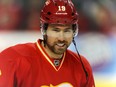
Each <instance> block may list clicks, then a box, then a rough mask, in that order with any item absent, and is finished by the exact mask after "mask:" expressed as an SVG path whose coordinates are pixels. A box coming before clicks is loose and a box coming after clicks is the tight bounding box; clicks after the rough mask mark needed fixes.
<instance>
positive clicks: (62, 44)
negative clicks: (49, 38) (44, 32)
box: [56, 43, 65, 47]
mask: <svg viewBox="0 0 116 87" xmlns="http://www.w3.org/2000/svg"><path fill="white" fill-rule="evenodd" d="M56 45H57V46H58V47H64V46H65V44H64V43H57V44H56Z"/></svg>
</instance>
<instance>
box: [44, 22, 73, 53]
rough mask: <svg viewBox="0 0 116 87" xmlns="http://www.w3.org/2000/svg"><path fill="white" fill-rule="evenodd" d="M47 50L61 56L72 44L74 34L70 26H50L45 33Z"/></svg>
mask: <svg viewBox="0 0 116 87" xmlns="http://www.w3.org/2000/svg"><path fill="white" fill-rule="evenodd" d="M46 35H47V41H46V46H47V48H48V49H49V50H50V51H51V52H53V53H55V54H58V55H59V54H63V53H64V52H65V51H66V49H67V48H68V46H69V45H70V43H71V42H72V39H73V35H74V32H73V30H72V25H58V24H50V25H48V29H47V31H46Z"/></svg>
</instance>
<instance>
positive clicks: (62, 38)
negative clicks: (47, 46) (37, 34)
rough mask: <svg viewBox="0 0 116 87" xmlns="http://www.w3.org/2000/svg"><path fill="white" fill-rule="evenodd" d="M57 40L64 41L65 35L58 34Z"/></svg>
mask: <svg viewBox="0 0 116 87" xmlns="http://www.w3.org/2000/svg"><path fill="white" fill-rule="evenodd" d="M58 39H59V40H60V41H64V40H65V35H64V33H63V32H59V36H58Z"/></svg>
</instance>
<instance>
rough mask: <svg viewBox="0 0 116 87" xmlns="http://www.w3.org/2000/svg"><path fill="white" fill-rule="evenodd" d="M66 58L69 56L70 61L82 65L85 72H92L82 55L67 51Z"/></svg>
mask: <svg viewBox="0 0 116 87" xmlns="http://www.w3.org/2000/svg"><path fill="white" fill-rule="evenodd" d="M67 56H70V57H71V59H72V58H73V59H74V60H75V62H78V63H80V64H82V63H83V65H84V67H85V68H86V69H87V71H90V72H91V70H92V68H91V65H90V63H89V61H88V60H87V59H86V58H85V57H84V56H83V55H81V54H77V53H75V52H73V51H71V50H67ZM81 61H82V62H81Z"/></svg>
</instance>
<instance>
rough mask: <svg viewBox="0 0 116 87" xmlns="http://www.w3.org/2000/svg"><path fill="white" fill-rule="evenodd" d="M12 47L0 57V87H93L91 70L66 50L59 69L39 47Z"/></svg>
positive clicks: (87, 64)
mask: <svg viewBox="0 0 116 87" xmlns="http://www.w3.org/2000/svg"><path fill="white" fill-rule="evenodd" d="M40 42H41V40H38V41H37V42H36V43H26V44H19V45H16V46H12V47H9V48H7V49H6V50H4V51H3V52H1V53H0V87H94V80H93V75H92V70H91V67H90V65H89V63H88V62H87V60H86V59H85V58H84V57H83V56H81V58H82V61H83V64H84V67H85V69H86V71H87V73H88V78H87V79H86V75H85V72H84V70H83V67H82V64H81V62H80V59H79V57H78V55H77V54H75V53H73V52H72V51H69V50H67V51H66V52H65V53H64V56H63V58H62V60H61V61H60V64H59V65H58V66H56V65H54V62H53V61H54V60H51V58H50V57H49V55H48V54H47V53H46V52H45V50H44V49H43V47H42V46H41V44H40Z"/></svg>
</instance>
